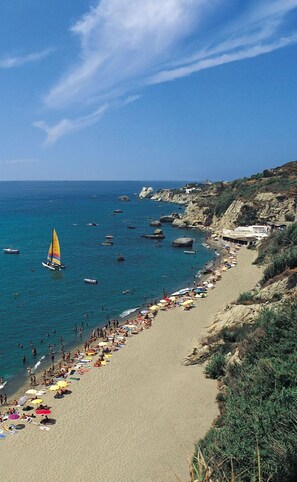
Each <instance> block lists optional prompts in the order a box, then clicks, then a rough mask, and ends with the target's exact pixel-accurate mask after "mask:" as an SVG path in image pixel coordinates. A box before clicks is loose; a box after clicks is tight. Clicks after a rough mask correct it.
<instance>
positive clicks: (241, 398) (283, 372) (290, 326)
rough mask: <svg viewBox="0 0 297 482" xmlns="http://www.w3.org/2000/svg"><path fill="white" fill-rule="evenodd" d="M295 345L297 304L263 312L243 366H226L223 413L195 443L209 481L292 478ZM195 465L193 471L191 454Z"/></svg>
mask: <svg viewBox="0 0 297 482" xmlns="http://www.w3.org/2000/svg"><path fill="white" fill-rule="evenodd" d="M296 346H297V303H295V304H289V305H287V306H284V307H283V308H282V309H281V310H280V311H277V310H265V311H263V312H262V314H261V316H260V317H259V319H258V321H257V323H256V324H255V326H254V328H253V331H252V332H251V333H250V335H249V336H248V338H247V340H246V341H245V342H243V347H242V348H244V350H245V356H244V359H243V362H242V364H240V365H239V364H236V365H232V366H230V367H229V369H227V373H226V374H225V377H224V390H223V393H221V396H220V407H221V410H222V413H221V415H220V417H219V418H218V419H217V421H216V423H215V425H214V427H213V428H212V429H211V430H210V431H209V432H208V434H207V435H206V437H205V438H204V439H203V440H202V441H200V442H199V444H198V445H197V452H196V455H197V453H198V451H199V450H201V451H202V453H203V457H204V460H205V461H207V466H208V468H209V469H210V471H211V477H212V479H213V480H215V481H216V480H218V481H219V482H223V481H226V480H230V481H231V480H234V481H236V482H253V481H258V480H262V481H263V482H264V481H265V482H266V481H268V480H270V481H271V482H281V481H286V482H290V481H292V482H293V481H295V480H296V477H297V388H296V387H297V365H296V361H297V358H296ZM213 356H214V355H213ZM221 357H222V355H220V356H217V359H216V361H217V362H222V360H221ZM209 363H210V362H209ZM221 369H222V364H220V366H219V370H220V373H221ZM259 457H260V468H259V465H258V462H259ZM193 465H194V468H195V470H196V471H197V470H198V468H199V467H197V464H196V458H195V457H194V463H193ZM259 470H260V476H261V478H259ZM232 477H233V478H232ZM198 480H199V478H198ZM201 480H205V481H206V480H208V479H206V478H204V479H203V478H202V479H201Z"/></svg>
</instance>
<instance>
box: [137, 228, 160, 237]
mask: <svg viewBox="0 0 297 482" xmlns="http://www.w3.org/2000/svg"><path fill="white" fill-rule="evenodd" d="M140 237H141V238H146V239H164V238H165V236H164V234H163V231H162V229H155V231H154V232H153V234H142V235H141V236H140Z"/></svg>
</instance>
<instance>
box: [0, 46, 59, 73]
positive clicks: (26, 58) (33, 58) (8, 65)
mask: <svg viewBox="0 0 297 482" xmlns="http://www.w3.org/2000/svg"><path fill="white" fill-rule="evenodd" d="M52 51H53V50H52V49H46V50H42V51H41V52H35V53H31V54H28V55H23V56H19V57H16V56H15V57H13V56H8V57H5V58H2V59H0V68H1V69H13V68H15V67H21V66H22V65H25V64H28V63H31V62H38V61H39V60H43V59H45V58H46V57H48V55H50V54H51V53H52Z"/></svg>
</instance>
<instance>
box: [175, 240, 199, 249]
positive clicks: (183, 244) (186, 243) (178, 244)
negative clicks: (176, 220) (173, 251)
mask: <svg viewBox="0 0 297 482" xmlns="http://www.w3.org/2000/svg"><path fill="white" fill-rule="evenodd" d="M193 243H194V239H193V238H177V239H175V240H174V241H172V246H174V247H175V248H190V247H192V246H193Z"/></svg>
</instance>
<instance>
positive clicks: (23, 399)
mask: <svg viewBox="0 0 297 482" xmlns="http://www.w3.org/2000/svg"><path fill="white" fill-rule="evenodd" d="M28 398H29V397H27V395H24V396H23V397H21V398H20V399H19V401H18V404H19V405H24V403H26V401H27V400H28Z"/></svg>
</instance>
